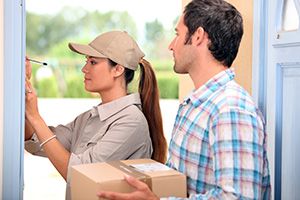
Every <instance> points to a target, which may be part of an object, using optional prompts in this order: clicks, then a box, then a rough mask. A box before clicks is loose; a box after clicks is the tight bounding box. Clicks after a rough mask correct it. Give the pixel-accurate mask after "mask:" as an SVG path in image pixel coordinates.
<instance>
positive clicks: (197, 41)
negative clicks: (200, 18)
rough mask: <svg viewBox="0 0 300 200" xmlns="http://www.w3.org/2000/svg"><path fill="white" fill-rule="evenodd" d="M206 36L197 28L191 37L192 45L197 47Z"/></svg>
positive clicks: (202, 30) (201, 29) (200, 28)
mask: <svg viewBox="0 0 300 200" xmlns="http://www.w3.org/2000/svg"><path fill="white" fill-rule="evenodd" d="M205 37H206V34H205V31H204V29H203V28H202V27H198V28H197V30H196V31H195V33H194V35H193V44H195V45H196V46H199V45H200V44H201V43H202V42H203V40H204V39H205Z"/></svg>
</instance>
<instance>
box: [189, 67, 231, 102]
mask: <svg viewBox="0 0 300 200" xmlns="http://www.w3.org/2000/svg"><path fill="white" fill-rule="evenodd" d="M234 76H235V73H234V70H233V69H231V68H229V69H226V70H224V71H222V72H220V73H218V74H216V75H215V76H214V77H212V78H211V79H209V80H208V81H207V82H206V83H205V84H204V85H202V86H201V87H199V88H198V89H196V90H193V91H192V92H191V93H190V94H189V95H188V96H187V97H186V98H185V99H184V101H183V104H188V103H189V101H191V103H192V104H193V105H194V106H195V107H198V106H199V105H200V104H201V103H202V102H204V101H206V100H207V99H208V98H209V97H210V96H211V95H212V94H213V93H214V92H215V91H217V90H218V89H220V88H221V87H223V86H224V85H226V83H228V82H229V81H231V80H233V79H234Z"/></svg>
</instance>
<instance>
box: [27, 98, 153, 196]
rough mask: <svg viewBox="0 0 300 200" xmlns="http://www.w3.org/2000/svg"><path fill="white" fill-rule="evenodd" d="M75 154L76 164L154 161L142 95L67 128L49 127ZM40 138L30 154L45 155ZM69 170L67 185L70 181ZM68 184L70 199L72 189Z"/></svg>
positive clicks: (90, 114) (78, 119) (31, 143)
mask: <svg viewBox="0 0 300 200" xmlns="http://www.w3.org/2000/svg"><path fill="white" fill-rule="evenodd" d="M49 128H50V129H51V130H52V132H53V133H54V134H55V135H56V136H57V139H58V140H59V141H60V143H61V144H62V145H63V146H64V147H65V148H66V149H67V150H68V151H69V152H70V153H71V157H70V160H69V169H70V166H72V165H77V164H83V163H95V162H103V161H110V160H124V159H135V158H150V157H151V154H152V143H151V139H150V135H149V128H148V123H147V120H146V118H145V116H144V114H143V113H142V111H141V100H140V96H139V94H138V93H135V94H130V95H127V96H125V97H121V98H119V99H117V100H114V101H112V102H109V103H106V104H103V105H101V104H100V105H99V106H96V107H94V108H92V109H91V110H89V111H86V112H84V113H82V114H81V115H79V116H78V117H76V119H75V120H74V121H72V122H71V123H69V124H67V125H59V126H57V127H51V126H50V127H49ZM39 144H40V143H39V141H38V139H37V137H36V136H33V138H32V139H31V140H29V141H26V143H25V148H26V150H27V151H29V152H30V153H33V154H36V155H43V150H42V149H41V148H40V147H39ZM69 174H70V170H68V178H67V184H68V185H69V181H70V177H69V176H70V175H69ZM68 185H67V199H68V198H69V192H70V191H69V186H68Z"/></svg>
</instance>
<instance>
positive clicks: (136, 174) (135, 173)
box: [107, 161, 152, 191]
mask: <svg viewBox="0 0 300 200" xmlns="http://www.w3.org/2000/svg"><path fill="white" fill-rule="evenodd" d="M107 164H109V165H111V166H113V167H115V168H117V169H119V170H120V171H122V172H124V173H125V174H127V175H130V176H132V177H134V178H136V179H139V180H140V181H143V182H144V183H146V184H147V185H148V187H149V188H150V190H151V191H152V180H151V177H150V176H149V175H147V174H144V173H142V172H140V171H137V170H135V169H134V168H133V167H131V166H129V165H126V164H124V163H122V162H121V161H110V162H107Z"/></svg>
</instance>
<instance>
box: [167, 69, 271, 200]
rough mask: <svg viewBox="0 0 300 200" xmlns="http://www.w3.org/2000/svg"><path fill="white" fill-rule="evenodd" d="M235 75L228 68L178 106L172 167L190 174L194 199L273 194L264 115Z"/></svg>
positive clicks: (240, 197) (171, 146) (170, 160)
mask: <svg viewBox="0 0 300 200" xmlns="http://www.w3.org/2000/svg"><path fill="white" fill-rule="evenodd" d="M233 79H234V72H233V70H231V69H227V70H225V71H223V72H221V73H219V74H217V75H216V76H215V77H213V78H212V79H210V80H209V81H208V82H207V83H206V84H205V85H203V86H201V87H200V88H199V89H197V90H195V91H193V92H192V93H191V94H190V95H189V96H188V98H186V99H185V100H184V101H183V103H182V104H180V106H179V110H178V113H177V116H176V121H175V124H174V128H173V132H172V139H171V141H170V145H169V155H170V156H169V159H168V161H167V165H168V166H170V167H172V168H174V169H176V170H178V171H180V172H182V173H184V174H186V175H187V189H188V195H189V198H190V199H270V198H271V197H270V195H271V187H270V176H269V166H268V160H267V153H266V140H267V139H266V136H267V135H266V133H265V127H264V121H263V117H262V116H261V114H260V112H259V110H258V109H257V108H256V106H255V104H254V102H253V100H252V98H251V97H250V95H249V94H248V93H247V92H246V91H245V90H244V89H243V88H242V87H241V86H240V85H238V84H237V83H236V82H235V81H234V80H233ZM171 199H173V198H171ZM174 199H175V198H174Z"/></svg>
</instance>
